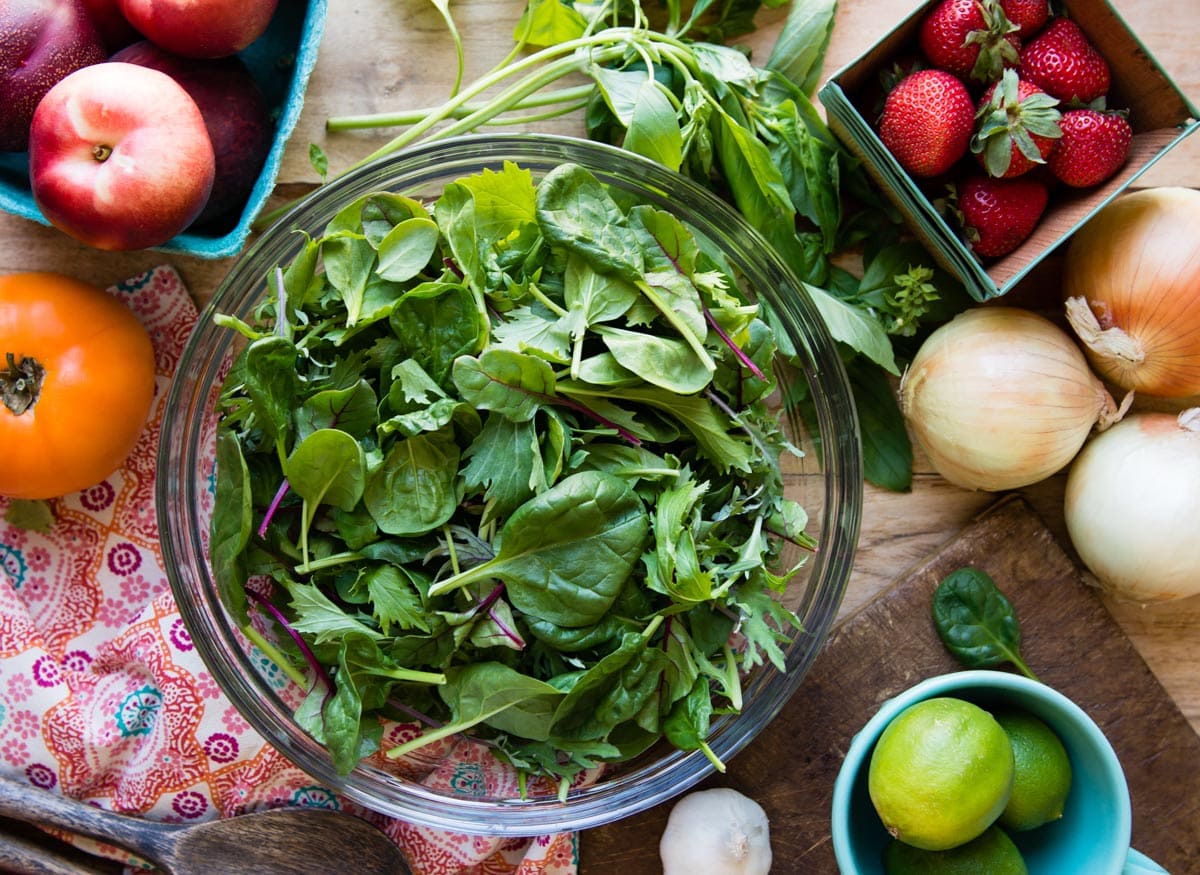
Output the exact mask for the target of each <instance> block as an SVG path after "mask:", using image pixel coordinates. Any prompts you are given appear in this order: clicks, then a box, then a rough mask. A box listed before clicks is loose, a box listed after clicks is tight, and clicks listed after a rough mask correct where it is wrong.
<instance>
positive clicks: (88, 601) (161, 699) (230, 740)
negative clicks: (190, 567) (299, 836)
mask: <svg viewBox="0 0 1200 875" xmlns="http://www.w3.org/2000/svg"><path fill="white" fill-rule="evenodd" d="M109 291H110V292H111V293H113V294H115V295H117V296H118V297H119V298H121V299H123V300H124V301H125V302H126V303H127V304H128V306H129V307H130V308H131V309H132V310H133V311H134V312H135V313H136V314H137V315H138V316H139V317H140V318H141V320H142V322H143V324H144V325H145V326H146V328H147V329H148V330H149V332H150V335H151V338H152V339H153V342H154V346H155V351H156V357H157V366H158V384H157V392H156V398H155V404H154V407H153V408H152V410H151V414H150V418H149V421H148V423H147V426H146V429H145V431H144V432H143V435H142V438H141V440H140V442H139V443H138V445H137V447H136V448H135V449H134V451H133V453H132V454H131V455H130V457H129V459H128V460H127V461H126V462H125V464H124V466H123V467H122V468H121V470H119V471H117V472H116V473H114V474H113V475H112V476H111V477H109V478H108V479H107V480H105V481H104V482H102V483H99V484H97V485H96V486H94V487H92V488H90V489H87V490H84V491H83V492H79V493H76V494H74V495H69V496H66V497H64V498H61V499H57V500H55V501H54V502H52V505H53V510H54V517H55V521H54V524H53V526H52V527H51V528H50V530H49V531H47V532H44V533H42V532H33V531H27V530H24V529H20V528H17V527H15V526H13V525H10V524H8V523H6V522H4V521H3V519H2V517H3V516H4V514H5V513H6V512H7V509H8V501H7V499H5V498H3V497H0V569H2V573H0V771H2V772H3V774H4V775H5V776H6V777H9V778H13V779H16V780H21V781H25V782H27V783H29V784H32V785H34V786H36V787H40V788H43V789H46V790H50V791H52V792H56V793H61V794H63V795H66V796H70V797H73V798H76V799H82V800H85V801H87V802H90V803H92V804H95V805H98V806H100V807H102V808H106V809H110V810H115V811H120V812H123V813H128V814H136V815H139V816H144V817H147V818H150V819H153V820H159V821H167V822H175V823H185V822H194V821H200V820H205V819H212V818H217V817H225V816H233V815H238V814H243V813H247V812H251V811H255V810H259V809H264V808H270V807H278V806H283V805H296V806H319V807H330V808H345V809H347V810H351V811H353V812H354V813H356V814H358V815H360V816H362V817H365V818H367V819H368V820H371V821H372V822H374V823H376V824H377V825H378V826H380V827H381V828H383V829H384V831H385V832H387V834H388V835H389V836H391V837H392V838H393V840H395V841H396V842H397V843H398V844H399V845H400V847H401V848H402V849H403V851H404V853H405V856H406V858H407V859H408V861H409V864H410V866H411V867H412V870H413V872H414V873H415V875H573V873H575V872H576V870H577V845H576V841H575V836H574V835H573V834H570V833H563V834H557V835H551V836H543V837H538V838H535V839H511V838H498V837H485V836H468V835H458V834H451V833H445V832H439V831H436V830H429V829H424V828H421V827H417V826H415V825H412V824H408V823H404V822H401V821H397V820H393V819H389V818H385V817H383V816H381V815H378V814H375V813H374V812H369V811H366V810H363V809H361V808H359V807H356V806H354V805H353V804H351V803H349V802H348V801H346V800H344V799H341V798H339V797H338V796H337V795H336V794H334V793H333V792H331V791H330V790H329V789H327V788H325V787H322V786H320V785H319V784H318V783H317V782H315V781H314V780H313V779H312V778H310V777H309V776H308V775H306V774H305V773H303V772H301V771H300V770H299V769H297V768H296V767H295V766H293V765H292V764H291V763H290V762H289V761H288V760H287V759H285V758H284V757H283V756H282V755H281V754H279V753H278V752H277V751H276V750H275V749H274V748H272V747H270V746H268V745H267V744H265V743H264V741H263V739H262V738H261V737H260V736H258V735H257V734H256V733H255V732H254V731H253V730H252V729H251V728H250V726H249V725H248V724H247V723H246V722H245V721H244V720H243V719H242V717H241V716H240V715H239V714H238V712H237V710H236V709H235V708H233V706H232V705H231V704H230V703H229V702H228V700H226V699H225V698H224V696H223V695H222V693H221V691H220V689H219V688H218V687H217V685H216V682H215V681H214V680H213V678H212V676H211V674H209V672H208V671H207V670H206V668H205V666H204V663H203V662H202V661H201V659H200V657H199V655H198V654H197V652H196V649H195V647H194V645H193V642H192V640H191V637H190V635H189V634H188V630H187V628H186V627H185V626H184V624H183V621H182V619H181V618H180V616H179V612H178V610H177V609H176V607H175V604H174V600H173V598H172V596H171V593H170V590H169V587H168V583H167V578H166V575H165V573H164V572H163V567H162V558H161V555H160V552H159V547H158V526H157V521H156V517H155V510H154V473H155V458H156V454H157V449H158V431H159V424H160V422H161V418H162V412H163V404H164V402H165V398H166V395H167V388H168V385H169V383H170V379H171V375H172V374H173V373H174V372H175V369H176V366H177V365H178V362H179V357H180V355H181V353H182V351H183V347H184V344H185V342H186V340H187V337H188V335H189V333H190V332H191V330H192V327H193V325H194V324H195V321H196V309H195V306H194V304H193V302H192V300H191V298H190V296H189V295H188V293H187V290H186V289H185V288H184V285H183V283H182V281H181V279H180V277H179V275H178V274H177V273H176V272H175V271H174V270H173V269H171V268H169V267H160V268H156V269H155V270H152V271H149V272H147V273H146V274H143V275H141V276H138V277H135V278H133V279H130V280H128V281H126V282H124V283H121V284H119V285H118V286H116V287H114V288H112V289H110V290H109ZM283 682H284V681H283V679H282V678H281V683H283ZM389 740H390V741H392V743H395V741H394V739H389ZM475 748H477V746H474V745H467V744H461V745H457V746H455V745H451V746H448V747H447V748H445V749H443V750H442V751H441V754H442V755H441V758H440V760H439V761H438V762H437V763H436V764H431V765H435V766H436V767H434V768H430V769H429V770H428V772H427V774H426V775H425V776H423V777H422V780H426V781H429V782H431V783H433V782H442V783H443V785H444V786H447V787H453V788H455V789H456V790H457V791H459V792H466V793H469V792H471V790H472V787H474V786H476V785H478V784H480V783H481V782H488V783H491V782H494V781H496V780H504V778H503V776H497V775H496V774H492V772H494V771H495V770H496V763H495V762H494V761H491V760H490V759H488V758H484V757H481V756H479V755H478V752H477V751H476V750H475ZM78 842H79V844H80V845H81V846H86V847H88V848H89V849H90V850H92V851H98V852H100V853H103V854H105V855H107V856H111V857H114V858H116V859H122V860H125V861H126V862H128V863H130V864H133V863H135V862H136V861H135V860H133V858H130V857H129V856H128V855H127V854H125V853H124V852H123V851H120V850H119V849H116V848H112V847H107V846H104V845H102V844H98V843H92V842H85V841H84V840H81V839H80V840H78ZM347 862H348V863H351V864H352V862H353V861H352V860H348V861H347Z"/></svg>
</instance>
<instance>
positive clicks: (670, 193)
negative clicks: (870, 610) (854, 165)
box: [156, 134, 863, 836]
mask: <svg viewBox="0 0 1200 875" xmlns="http://www.w3.org/2000/svg"><path fill="white" fill-rule="evenodd" d="M504 162H515V163H516V164H517V165H519V166H520V167H522V168H525V169H527V170H529V171H530V172H531V173H532V174H533V176H534V178H535V179H538V178H541V177H542V176H544V175H545V174H546V173H548V172H550V171H551V170H553V169H554V168H556V167H558V166H560V165H562V164H563V163H567V162H571V163H575V164H579V165H581V166H583V167H585V168H587V169H588V170H590V171H591V172H592V173H593V174H594V175H595V176H596V178H597V179H599V180H600V181H601V182H602V183H605V184H606V185H608V186H609V187H610V188H611V189H612V190H614V191H624V192H628V193H629V194H630V195H631V196H632V197H634V198H635V199H636V200H638V201H639V202H642V203H646V204H650V205H652V206H654V207H656V208H658V209H661V210H665V211H669V212H671V213H673V214H674V215H675V216H676V217H677V218H678V219H680V220H682V221H683V222H684V223H685V224H686V225H688V226H689V227H690V228H691V229H692V230H693V231H694V232H695V233H697V234H698V235H699V236H701V237H703V238H707V240H708V241H709V242H710V243H711V244H713V245H715V246H716V247H717V248H718V249H719V250H720V251H721V252H722V254H723V255H724V257H725V259H726V261H727V263H728V264H729V265H730V266H731V267H732V268H733V271H734V274H735V275H740V277H741V278H742V279H743V280H744V283H743V284H744V287H745V288H744V291H745V292H746V294H747V295H748V296H749V297H750V298H751V299H754V300H761V301H763V302H765V303H767V304H769V305H770V307H771V309H772V310H773V312H774V314H775V318H776V322H777V325H776V336H777V338H780V339H783V338H782V335H786V339H787V340H788V341H790V343H791V345H792V346H793V347H794V349H795V359H794V360H793V362H792V363H791V365H790V366H789V368H788V369H787V373H788V374H790V378H789V379H790V380H791V381H792V382H793V383H794V384H796V385H793V386H792V389H793V390H795V391H798V392H800V393H802V394H806V395H807V398H808V402H809V403H808V404H807V405H806V407H805V414H804V416H803V417H802V416H800V415H799V414H798V413H797V412H796V410H795V409H794V408H791V407H789V413H788V414H787V416H786V417H785V420H786V421H785V424H784V427H785V429H786V430H787V433H788V437H789V439H790V440H791V441H792V443H793V444H795V445H796V446H798V447H799V448H801V449H803V450H804V455H803V457H802V458H797V459H794V460H790V461H789V463H788V465H787V466H786V467H785V469H784V477H785V484H786V486H785V488H786V495H787V497H789V498H794V499H796V500H797V501H799V502H800V503H801V504H802V506H803V507H804V508H805V510H806V511H807V513H808V515H809V518H810V521H809V525H808V528H807V531H808V532H809V533H811V534H812V535H813V536H814V537H815V538H816V540H817V541H818V544H819V547H818V549H817V550H816V551H815V552H814V553H813V554H812V555H811V556H809V557H808V559H807V561H806V562H805V564H804V565H803V566H802V567H801V569H800V571H799V572H798V573H797V574H796V575H795V577H793V578H792V580H791V582H790V584H789V586H788V589H787V593H786V596H785V602H786V604H787V606H788V607H789V608H791V609H792V610H793V611H794V612H795V613H796V614H797V616H798V617H799V618H800V620H801V622H802V624H803V625H802V631H801V632H799V633H797V634H795V635H794V637H793V638H792V640H791V641H790V642H788V643H787V644H786V646H785V656H786V667H787V670H786V671H782V672H781V671H779V670H777V669H776V668H774V667H772V666H771V664H770V663H769V662H768V663H767V664H766V666H765V667H759V668H756V669H754V670H753V671H752V672H751V674H750V675H749V676H748V677H747V678H746V679H745V682H744V684H743V688H744V698H743V707H742V709H741V710H740V712H738V713H736V714H724V715H722V716H719V717H718V716H715V717H714V718H713V721H712V726H711V732H710V734H709V736H708V738H707V742H708V745H709V746H710V748H711V751H712V753H713V754H714V755H715V756H716V757H717V758H719V759H720V760H721V761H725V762H728V760H729V759H730V758H731V757H732V756H734V754H736V752H737V751H739V750H741V749H742V748H743V747H744V746H746V745H747V744H749V743H750V742H751V741H752V740H753V739H754V737H755V736H756V735H757V734H758V733H759V731H761V730H762V729H763V727H765V726H766V725H767V724H768V723H769V722H770V721H771V720H772V719H773V718H774V717H775V715H776V714H778V713H779V711H780V709H782V708H783V707H784V705H785V704H787V703H789V701H790V700H792V699H793V697H794V696H795V694H796V693H797V691H801V696H800V697H799V699H798V700H797V701H793V702H792V704H791V707H809V708H812V709H813V711H814V713H819V710H820V709H821V707H822V704H821V703H820V702H816V701H813V702H805V701H803V697H802V690H803V687H802V683H803V680H804V676H805V674H806V672H807V670H808V668H809V666H810V665H811V664H812V662H813V660H814V659H815V658H816V656H817V654H818V652H819V650H820V648H821V647H822V645H823V644H824V642H825V640H826V638H827V636H828V633H829V630H830V627H831V624H832V623H833V620H834V618H835V616H836V614H837V611H838V608H839V606H840V604H841V601H842V596H843V594H844V591H845V587H846V583H847V581H848V579H849V576H850V572H851V567H852V563H853V559H854V552H855V548H856V545H857V539H858V532H859V523H860V516H861V508H862V496H863V489H862V468H861V456H860V437H859V432H858V422H857V419H856V415H855V408H854V405H853V403H852V398H851V395H850V389H849V385H848V383H847V379H846V374H845V371H844V369H843V367H842V364H841V361H840V359H839V356H838V349H837V347H836V345H835V343H834V341H833V340H832V339H831V337H830V335H829V333H828V331H827V329H826V327H825V325H824V323H823V321H822V319H821V317H820V316H819V314H818V312H817V310H816V308H815V307H814V305H813V303H812V301H811V300H810V298H809V296H808V294H807V293H806V291H805V289H804V286H803V284H802V283H801V282H800V281H799V280H798V279H797V278H796V277H795V275H794V274H793V273H792V272H791V271H790V270H789V269H788V267H787V266H786V265H785V264H784V263H783V262H782V261H781V260H780V258H779V257H778V256H777V255H776V254H775V252H774V250H773V249H772V248H771V247H770V246H769V245H768V244H767V243H766V242H765V241H764V240H763V239H762V238H761V237H760V236H759V235H758V234H757V233H755V232H754V231H753V230H752V229H751V228H750V227H749V226H748V225H747V224H746V223H745V221H744V220H743V219H742V218H741V216H740V215H739V214H737V213H736V212H735V211H734V210H733V209H731V208H730V207H729V206H728V205H727V204H726V203H724V202H723V201H721V200H720V199H719V198H718V197H716V196H715V195H713V194H712V193H711V192H709V191H707V190H705V189H703V188H702V187H700V186H698V185H696V184H694V183H692V182H691V181H689V180H688V179H686V178H685V177H683V176H681V175H679V174H676V173H673V172H671V171H669V170H667V169H665V168H663V167H662V166H661V165H658V164H655V163H652V162H650V161H647V160H643V159H640V158H638V157H636V156H634V155H632V154H631V153H628V152H625V151H622V150H619V149H616V148H613V147H610V146H606V145H603V144H599V143H593V142H590V141H586V140H581V139H575V138H570V137H556V136H549V135H533V134H530V135H522V134H512V135H489V136H470V137H464V138H458V139H453V140H446V141H442V142H435V143H433V144H429V145H422V146H418V147H416V148H411V149H409V150H407V151H404V152H401V153H398V154H396V155H393V156H390V157H387V158H385V159H382V160H380V161H378V162H376V163H372V164H369V165H366V166H364V167H362V168H360V169H358V170H355V171H353V172H351V173H348V174H346V175H345V176H343V177H341V178H339V179H337V180H336V181H334V182H332V183H329V184H327V185H325V186H323V187H322V188H320V189H319V190H317V191H316V192H314V193H313V194H312V195H311V196H310V197H308V198H307V199H305V200H304V201H303V202H302V203H300V204H299V205H297V206H296V207H295V208H294V209H293V210H292V211H291V212H289V213H288V214H287V215H286V216H285V217H284V218H283V219H282V220H280V221H279V222H278V223H277V224H275V225H274V226H273V227H272V228H270V229H268V230H267V231H266V232H264V233H263V235H262V236H261V237H260V238H259V239H258V240H257V241H256V242H255V243H254V244H253V246H252V247H251V248H250V249H248V250H247V252H246V253H245V254H244V255H243V256H242V257H241V258H240V259H239V260H238V261H237V262H236V263H235V264H234V265H233V267H232V269H231V271H230V272H229V274H228V276H227V277H226V278H225V280H224V282H223V283H222V284H221V285H220V287H219V288H218V289H217V291H216V294H215V296H214V297H213V299H212V301H211V302H210V303H209V304H208V305H207V306H206V307H205V309H204V311H203V312H202V313H201V314H200V319H199V322H198V324H197V327H196V329H195V331H194V333H193V334H192V336H191V338H190V339H189V341H188V343H187V346H186V348H185V350H184V353H183V356H182V359H181V360H180V362H179V367H178V371H177V373H176V376H175V379H174V382H173V384H172V386H171V391H170V396H169V399H168V401H167V405H166V414H165V416H164V420H163V425H162V443H161V448H160V454H159V459H158V464H159V472H158V480H157V487H156V488H157V494H156V501H157V512H158V519H159V526H160V533H161V539H162V551H163V559H164V563H165V565H166V569H167V574H168V577H169V579H170V584H171V587H172V590H173V593H174V596H175V598H176V601H177V602H178V605H179V609H180V611H181V613H182V615H183V619H184V621H185V623H186V624H187V626H188V629H189V631H190V633H191V637H192V639H193V640H194V642H195V645H196V647H197V649H198V650H199V652H200V655H201V657H202V658H203V660H204V662H205V663H206V665H207V666H208V668H209V670H210V671H211V672H212V674H213V676H214V678H215V679H216V681H217V683H218V685H219V686H220V687H221V689H222V690H223V691H224V693H225V694H226V696H227V697H228V698H229V699H230V700H231V702H232V703H233V705H234V706H235V707H236V708H237V709H238V711H239V712H240V713H241V714H242V716H243V717H244V718H245V719H246V720H247V721H248V722H249V723H250V724H251V725H252V726H253V727H254V728H255V729H256V730H257V731H258V732H259V733H260V734H262V735H263V737H264V738H265V739H266V740H267V741H268V742H269V743H270V744H272V745H274V746H275V747H276V748H278V750H279V751H280V752H281V753H283V754H284V755H285V756H287V757H288V758H289V759H290V760H292V761H293V762H294V763H295V764H296V765H297V766H298V767H299V768H300V769H302V770H304V771H305V772H307V773H308V774H309V775H311V776H312V777H314V778H316V779H317V780H319V781H321V782H323V783H324V784H325V785H327V786H328V787H329V788H330V789H332V790H334V791H336V792H338V793H341V794H343V795H344V796H345V797H346V798H348V799H350V800H352V801H354V802H357V803H359V804H361V805H363V806H365V807H367V808H370V809H372V810H375V811H378V812H381V813H383V814H386V815H389V816H393V817H397V818H400V819H402V820H406V821H408V822H411V823H417V824H422V825H425V826H428V827H431V828H436V829H446V830H451V831H455V832H464V833H475V834H490V835H513V836H532V835H540V834H545V833H550V832H556V831H562V830H578V829H585V828H588V827H594V826H599V825H601V824H604V823H608V822H611V821H614V820H617V819H620V818H623V817H627V816H629V815H632V814H635V813H636V812H638V811H642V810H644V809H646V808H649V807H651V806H653V805H656V804H658V803H660V802H663V801H666V800H668V799H670V798H672V797H674V796H675V795H677V794H679V793H682V792H683V791H684V790H686V789H688V788H689V787H692V786H694V785H695V784H696V783H698V782H699V781H701V780H702V779H704V778H705V777H707V776H709V775H710V774H712V772H713V769H714V766H713V763H712V762H711V761H710V760H709V758H708V757H707V756H706V755H705V754H704V753H702V752H701V751H699V750H692V751H686V752H685V751H680V750H677V749H675V748H673V747H670V746H669V745H659V746H657V747H654V748H651V750H650V751H648V752H646V753H644V754H642V755H640V756H639V757H638V758H637V759H635V760H633V761H631V762H627V763H623V764H622V765H621V766H620V767H619V768H613V769H610V770H607V771H604V772H603V773H602V774H601V775H600V777H599V778H598V779H597V780H595V781H594V782H593V783H590V784H586V785H583V783H582V782H577V783H576V785H575V786H572V788H571V789H570V791H569V793H567V794H566V795H565V797H560V796H559V795H557V794H554V793H551V794H546V795H526V798H522V794H521V793H519V792H517V790H516V789H515V787H513V786H509V787H506V788H505V789H504V790H503V791H501V792H493V793H492V794H491V795H487V791H486V790H485V791H483V792H484V795H477V794H478V793H479V792H480V791H479V789H478V788H475V789H474V790H467V791H466V792H463V791H459V792H452V791H441V790H439V789H436V788H435V787H433V786H430V785H429V784H428V783H427V782H424V781H423V780H422V779H421V777H420V776H414V775H413V774H411V773H408V772H406V771H405V770H403V769H400V768H389V762H388V761H387V760H386V759H384V758H381V757H378V756H376V757H371V758H368V759H367V760H364V761H363V762H362V763H360V764H359V766H358V767H357V768H355V769H354V770H353V771H352V772H350V773H349V774H346V775H341V774H338V772H337V770H336V769H335V768H334V766H333V763H332V761H331V759H330V756H329V754H328V752H327V751H326V749H325V748H324V747H323V746H322V745H321V744H320V743H319V742H317V741H316V740H315V739H314V738H313V737H312V736H310V735H309V734H307V733H306V732H304V731H303V730H302V729H301V728H300V726H299V725H298V724H297V722H296V720H295V719H294V717H293V708H294V706H295V704H296V703H295V701H294V700H289V697H288V696H287V695H286V693H285V692H284V691H283V689H282V688H283V685H282V684H281V682H280V680H279V672H278V671H277V670H273V668H272V666H271V665H270V661H269V660H267V659H266V658H264V655H263V653H262V652H261V651H260V650H258V649H256V648H254V647H252V646H250V645H249V644H248V642H247V640H246V639H245V638H244V637H243V636H242V634H241V633H240V631H239V630H238V629H237V628H236V624H235V623H234V622H232V621H231V619H230V617H229V615H228V614H227V613H226V611H225V609H224V608H223V606H222V602H221V600H220V598H219V595H218V592H217V586H216V584H215V583H214V579H213V575H212V572H211V568H210V562H209V555H208V550H207V544H208V528H209V522H210V517H211V513H212V505H213V463H212V459H213V456H214V442H215V437H214V420H215V414H214V409H215V404H216V398H217V395H218V393H219V390H220V386H221V382H222V379H223V375H224V373H225V371H226V370H227V368H228V367H229V364H230V362H231V361H232V359H233V357H234V356H235V355H236V353H237V351H238V350H239V349H240V348H241V346H242V345H243V344H244V343H245V341H244V339H243V338H242V336H241V335H240V334H238V333H237V332H235V331H233V330H230V329H229V328H227V327H222V326H220V325H218V324H217V323H216V322H215V321H214V316H215V315H216V314H218V313H222V314H227V315H232V316H235V317H238V318H241V319H244V320H250V319H252V317H253V313H254V310H255V308H256V306H257V305H258V304H260V302H261V301H262V300H263V299H264V297H265V296H266V289H267V287H268V282H270V281H271V279H270V278H271V277H272V276H273V275H274V274H275V273H276V268H277V267H284V266H286V265H288V264H289V263H290V262H291V261H292V259H293V258H294V257H295V256H296V255H297V253H298V252H299V251H300V249H301V247H302V246H303V245H304V242H305V235H304V234H301V233H297V230H301V231H305V232H307V233H308V234H311V235H313V236H317V235H319V234H320V232H321V230H322V229H323V228H324V226H325V225H326V223H327V222H328V221H329V220H330V219H331V218H332V217H333V216H334V215H335V214H336V213H337V212H338V211H339V210H340V209H341V208H342V207H344V206H345V205H346V204H347V203H349V202H351V201H352V200H354V199H355V198H358V197H360V196H361V195H364V194H366V193H369V192H374V191H382V190H386V191H392V192H397V193H400V194H404V195H408V196H410V197H414V198H418V199H420V198H433V197H436V196H437V195H439V194H440V193H441V191H442V188H443V187H444V186H445V185H447V184H448V183H449V182H451V181H453V180H456V179H458V178H460V177H463V176H466V175H472V174H477V173H479V172H481V171H482V170H484V169H493V170H497V169H499V168H500V167H501V166H502V164H503V163H504ZM778 372H779V373H780V374H782V373H783V371H782V370H780V371H778ZM791 549H793V548H792V547H791V546H790V545H788V546H787V547H786V548H785V550H791ZM792 558H795V557H792ZM291 698H292V699H294V697H291Z"/></svg>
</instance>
